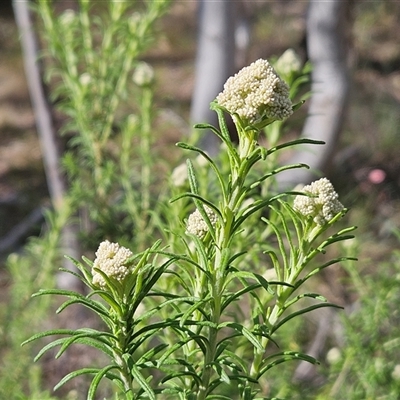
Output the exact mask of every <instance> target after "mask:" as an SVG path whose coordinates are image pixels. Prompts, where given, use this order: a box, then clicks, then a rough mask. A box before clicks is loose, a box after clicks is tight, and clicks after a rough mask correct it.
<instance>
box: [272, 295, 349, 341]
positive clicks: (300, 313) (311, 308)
mask: <svg viewBox="0 0 400 400" xmlns="http://www.w3.org/2000/svg"><path fill="white" fill-rule="evenodd" d="M323 307H334V308H343V307H341V306H338V305H336V304H333V303H319V304H314V305H312V306H310V307H306V308H303V309H301V310H299V311H296V312H294V313H292V314H290V315H288V316H287V317H285V318H283V319H281V320H280V321H279V322H278V323H277V324H276V325H274V326H273V327H272V329H271V334H272V333H274V332H275V331H277V330H278V329H279V328H280V327H281V326H282V325H284V324H285V323H286V322H288V321H290V320H291V319H292V318H294V317H297V316H298V315H302V314H306V313H308V312H310V311H313V310H316V309H317V308H323Z"/></svg>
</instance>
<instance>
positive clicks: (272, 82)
mask: <svg viewBox="0 0 400 400" xmlns="http://www.w3.org/2000/svg"><path fill="white" fill-rule="evenodd" d="M217 102H218V104H220V105H221V106H223V107H225V108H226V109H227V110H228V111H229V112H230V113H237V114H238V115H239V117H240V118H241V119H243V120H245V121H247V122H248V123H254V122H256V121H257V120H259V119H260V118H261V117H267V118H272V119H275V120H282V119H284V118H286V117H288V116H289V115H291V114H292V112H293V111H292V102H291V100H290V98H289V87H288V85H287V84H286V83H285V82H284V81H282V79H281V78H280V77H279V76H278V75H277V74H276V72H275V70H274V69H273V68H272V66H271V65H270V64H269V62H268V61H267V60H263V59H259V60H257V61H255V62H253V63H252V64H250V65H249V66H248V67H245V68H243V69H241V70H240V71H239V72H238V73H237V74H236V75H234V76H232V77H230V78H229V79H228V80H227V81H226V83H225V85H224V90H223V92H221V93H220V94H219V95H218V96H217Z"/></svg>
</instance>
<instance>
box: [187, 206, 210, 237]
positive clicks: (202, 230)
mask: <svg viewBox="0 0 400 400" xmlns="http://www.w3.org/2000/svg"><path fill="white" fill-rule="evenodd" d="M204 210H205V212H206V214H207V216H208V218H209V219H210V222H211V225H212V226H215V224H216V223H217V216H216V215H215V213H214V211H213V210H211V208H210V207H208V206H206V205H205V206H204ZM207 232H208V225H207V223H206V221H204V218H203V216H202V215H201V214H200V211H199V210H198V209H196V211H195V212H193V213H192V214H190V215H189V218H188V220H187V224H186V233H191V234H192V235H195V236H197V237H198V238H200V239H204V237H205V236H206V234H207Z"/></svg>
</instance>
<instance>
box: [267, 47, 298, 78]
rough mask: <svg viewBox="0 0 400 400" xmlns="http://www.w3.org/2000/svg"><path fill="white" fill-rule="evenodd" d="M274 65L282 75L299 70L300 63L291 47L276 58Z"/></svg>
mask: <svg viewBox="0 0 400 400" xmlns="http://www.w3.org/2000/svg"><path fill="white" fill-rule="evenodd" d="M274 67H275V70H276V71H278V73H279V74H281V75H282V76H290V74H293V73H300V72H301V69H302V63H301V60H300V57H299V55H298V54H296V52H295V51H294V50H293V49H287V50H286V51H285V52H284V53H283V54H282V55H281V56H280V57H279V58H278V60H277V61H276V63H275V65H274Z"/></svg>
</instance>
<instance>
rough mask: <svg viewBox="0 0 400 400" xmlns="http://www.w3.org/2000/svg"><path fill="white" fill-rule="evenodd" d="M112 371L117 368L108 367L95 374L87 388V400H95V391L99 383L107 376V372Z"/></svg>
mask: <svg viewBox="0 0 400 400" xmlns="http://www.w3.org/2000/svg"><path fill="white" fill-rule="evenodd" d="M112 369H118V370H119V367H118V366H117V365H108V366H106V367H104V368H102V369H100V370H98V372H97V373H96V375H95V377H94V378H93V380H92V382H91V384H90V386H89V391H88V396H87V398H88V400H95V398H96V397H95V395H96V391H97V388H98V386H99V384H100V381H101V380H102V379H103V378H104V377H105V376H106V375H107V373H108V372H109V371H111V370H112Z"/></svg>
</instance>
